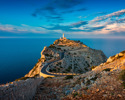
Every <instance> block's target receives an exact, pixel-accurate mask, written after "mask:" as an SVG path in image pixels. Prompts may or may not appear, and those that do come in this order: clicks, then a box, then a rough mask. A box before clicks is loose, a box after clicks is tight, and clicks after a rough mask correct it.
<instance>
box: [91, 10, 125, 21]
mask: <svg viewBox="0 0 125 100" xmlns="http://www.w3.org/2000/svg"><path fill="white" fill-rule="evenodd" d="M124 14H125V9H123V10H120V11H117V12H113V13H111V14H108V15H104V16H99V17H96V18H95V19H93V20H92V21H91V22H98V21H103V20H105V19H107V18H111V17H116V19H117V18H118V17H119V16H121V15H124Z"/></svg>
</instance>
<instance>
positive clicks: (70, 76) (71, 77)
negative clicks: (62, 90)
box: [65, 75, 73, 80]
mask: <svg viewBox="0 0 125 100" xmlns="http://www.w3.org/2000/svg"><path fill="white" fill-rule="evenodd" d="M67 79H73V75H69V76H66V77H65V80H67Z"/></svg>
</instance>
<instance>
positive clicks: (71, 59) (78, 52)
mask: <svg viewBox="0 0 125 100" xmlns="http://www.w3.org/2000/svg"><path fill="white" fill-rule="evenodd" d="M62 53H63V58H61V55H62ZM55 60H58V61H56V62H54V63H52V64H50V65H49V71H50V72H54V73H55V72H60V73H69V72H72V73H84V72H86V71H89V70H90V67H91V66H97V65H99V64H101V63H103V62H105V61H106V60H107V58H106V56H105V55H104V53H103V52H102V51H101V50H95V49H91V48H89V47H87V46H86V45H85V44H83V43H82V42H80V41H74V40H69V39H67V38H65V37H64V38H60V39H58V40H55V41H54V43H53V44H51V45H50V46H48V47H44V49H43V50H42V52H41V58H40V59H39V61H38V62H37V64H36V65H35V66H34V68H33V69H32V70H31V71H30V72H29V73H28V74H26V75H25V77H34V76H36V75H37V76H39V75H40V72H41V68H42V67H43V66H44V64H45V63H49V62H53V61H55Z"/></svg>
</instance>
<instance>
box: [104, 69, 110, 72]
mask: <svg viewBox="0 0 125 100" xmlns="http://www.w3.org/2000/svg"><path fill="white" fill-rule="evenodd" d="M110 70H111V68H106V69H104V70H103V71H106V72H107V71H110Z"/></svg>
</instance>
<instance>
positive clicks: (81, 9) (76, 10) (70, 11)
mask: <svg viewBox="0 0 125 100" xmlns="http://www.w3.org/2000/svg"><path fill="white" fill-rule="evenodd" d="M86 10H87V9H86V8H80V9H74V10H68V11H63V12H61V13H64V14H66V13H74V12H79V11H86Z"/></svg>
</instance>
